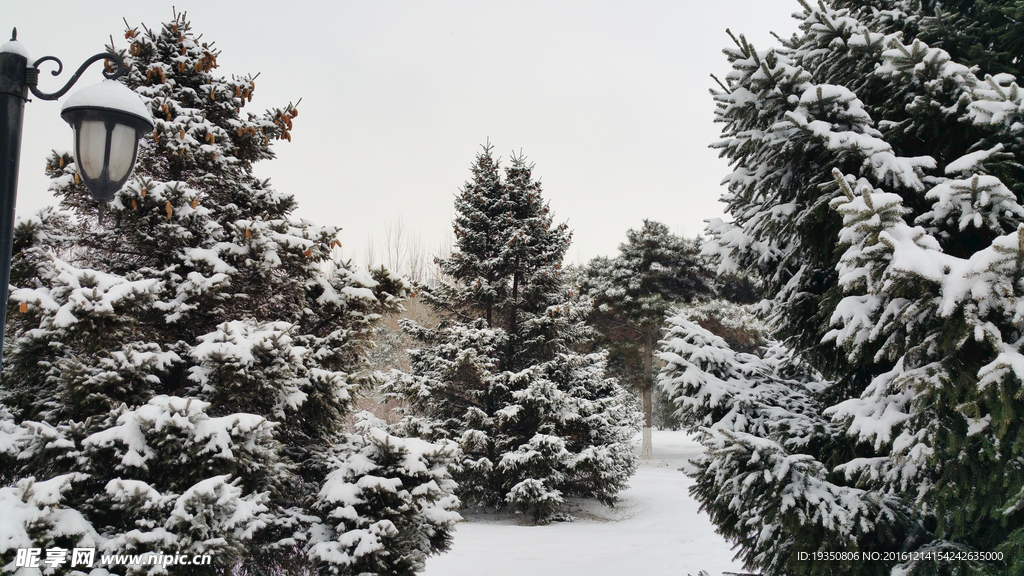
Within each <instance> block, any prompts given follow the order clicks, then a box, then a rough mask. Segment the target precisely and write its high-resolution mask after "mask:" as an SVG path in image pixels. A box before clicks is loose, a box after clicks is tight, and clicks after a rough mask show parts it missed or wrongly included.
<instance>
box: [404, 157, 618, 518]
mask: <svg viewBox="0 0 1024 576" xmlns="http://www.w3.org/2000/svg"><path fill="white" fill-rule="evenodd" d="M472 173H473V178H472V180H470V181H469V182H467V183H466V184H465V186H464V187H463V188H462V190H461V192H460V194H459V195H458V197H457V198H456V201H455V208H456V211H457V216H456V219H455V222H454V229H455V250H454V252H453V253H452V255H451V256H450V257H449V258H447V259H444V260H443V261H441V266H442V268H443V270H444V272H445V273H446V274H447V275H448V277H450V278H452V280H453V281H452V283H450V284H445V285H441V286H438V287H436V288H434V289H431V290H430V291H427V292H426V293H425V294H424V297H425V299H426V301H427V302H428V303H429V304H430V305H431V306H432V307H433V308H434V310H435V311H436V312H437V313H438V315H439V316H441V317H442V318H443V320H442V321H441V323H440V324H439V325H438V326H436V327H433V328H430V327H424V326H419V325H417V324H415V323H413V322H406V323H405V324H404V327H405V329H406V330H408V331H409V332H410V333H412V334H413V335H414V336H416V337H417V338H418V339H419V340H420V341H422V342H423V347H422V348H420V349H418V350H413V351H410V357H411V365H412V369H411V371H410V372H409V373H398V372H396V373H393V375H392V378H391V383H390V390H391V393H392V394H394V395H396V396H398V397H400V398H402V399H404V400H406V401H408V402H409V403H410V404H411V405H412V408H413V410H414V412H415V413H416V414H418V415H419V416H421V419H419V420H414V421H410V422H409V425H410V426H413V425H414V426H416V427H418V428H419V429H420V430H421V432H422V433H424V434H427V435H429V436H430V437H433V438H449V439H453V440H457V441H458V442H459V443H460V445H461V447H462V451H463V454H464V457H463V461H462V464H461V466H460V467H458V468H456V473H455V477H456V480H457V481H458V482H459V484H460V494H461V495H462V498H463V500H464V501H466V502H467V503H470V504H477V505H486V506H494V507H499V508H503V507H506V506H510V507H512V508H516V509H522V510H527V511H529V512H531V513H532V514H533V515H534V517H535V518H536V519H537V520H538V521H545V520H547V519H548V518H549V517H550V515H551V514H552V513H553V512H554V511H555V509H556V508H557V506H558V504H560V503H561V502H563V498H564V497H565V496H588V497H596V498H598V499H600V500H601V501H602V502H606V503H611V502H613V501H614V500H615V498H616V493H617V492H618V491H619V490H621V489H622V488H623V487H624V486H625V482H626V479H627V478H628V477H629V475H630V474H631V473H632V472H633V469H634V466H635V463H634V457H633V455H632V453H631V449H630V446H629V439H630V438H629V437H630V435H631V432H632V430H633V428H632V426H633V423H632V419H631V418H632V414H631V413H630V411H629V410H628V409H626V408H625V407H624V396H623V394H624V392H623V390H622V389H621V388H620V387H619V385H618V383H617V382H616V381H615V380H614V379H611V378H608V377H607V376H606V375H605V359H604V356H603V355H601V354H579V353H577V352H575V347H576V346H577V345H578V344H580V343H581V342H583V340H584V339H585V338H587V336H588V329H587V327H586V325H585V324H584V322H583V318H584V315H585V314H586V313H587V311H588V309H589V307H590V304H589V302H588V301H586V300H581V299H580V295H579V291H578V289H576V288H575V287H572V286H569V285H568V283H567V282H566V280H567V274H566V271H565V270H564V269H563V267H562V261H563V258H564V256H565V251H566V249H567V248H568V246H569V239H570V233H569V231H568V229H567V227H566V226H565V225H564V224H561V225H556V224H554V220H553V215H552V214H551V211H550V208H549V207H548V205H547V203H545V202H544V200H543V198H542V196H541V187H540V183H539V182H538V181H536V180H535V179H534V178H533V176H532V167H531V166H530V165H528V164H527V163H526V161H525V159H524V158H522V157H513V158H512V162H511V165H510V166H508V167H506V168H505V169H504V175H502V174H501V172H500V167H499V164H498V162H497V161H495V160H494V158H493V156H492V150H491V147H490V146H485V147H484V150H483V152H482V153H480V154H478V155H477V158H476V162H475V164H474V165H473V167H472Z"/></svg>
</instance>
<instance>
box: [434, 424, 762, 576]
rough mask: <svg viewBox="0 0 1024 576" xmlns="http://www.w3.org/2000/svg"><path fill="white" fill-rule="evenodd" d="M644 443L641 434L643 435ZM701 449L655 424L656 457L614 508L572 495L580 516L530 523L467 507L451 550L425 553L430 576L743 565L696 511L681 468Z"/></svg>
mask: <svg viewBox="0 0 1024 576" xmlns="http://www.w3.org/2000/svg"><path fill="white" fill-rule="evenodd" d="M637 444H638V450H639V439H638V440H637ZM699 451H700V446H699V445H698V444H696V443H695V442H693V441H692V440H690V438H689V437H688V436H687V435H686V434H685V433H683V432H668V431H658V430H655V431H654V458H653V459H652V460H649V461H647V462H645V463H641V464H640V467H639V469H638V470H637V473H636V475H635V476H633V478H632V479H631V480H630V488H629V489H628V490H626V491H625V492H623V493H622V495H621V496H622V499H621V501H620V502H619V504H618V505H616V507H615V508H608V507H605V506H602V505H600V504H597V503H595V502H591V501H574V502H573V510H572V513H573V515H575V516H576V517H577V518H578V520H577V521H575V522H556V523H553V524H551V525H548V526H524V525H520V522H519V521H517V519H515V518H510V517H509V516H508V515H497V514H494V515H486V514H464V516H466V518H467V520H466V521H464V522H460V523H459V525H458V529H457V532H456V533H455V544H454V546H453V547H452V549H451V551H449V552H448V553H446V554H442V555H441V556H437V557H434V558H431V559H430V560H428V561H427V569H426V572H424V574H425V575H426V576H522V575H526V574H528V575H530V576H604V575H616V576H617V575H621V574H659V575H660V574H664V575H666V576H669V575H671V576H687V575H691V574H692V575H693V576H697V573H698V572H699V571H701V570H706V571H707V572H708V573H709V574H712V575H713V576H719V575H720V574H722V573H723V572H743V570H742V567H741V566H740V565H739V564H738V563H736V562H733V561H732V557H733V552H732V550H731V549H730V548H729V545H728V544H727V543H726V542H725V540H723V539H722V537H721V536H719V535H717V534H715V532H714V529H713V528H712V525H711V521H710V520H708V517H707V516H706V515H704V514H701V513H698V512H697V507H698V506H697V503H696V502H695V501H694V500H693V499H691V498H690V495H689V492H688V491H687V488H688V487H689V486H690V484H692V483H693V481H692V480H690V479H689V478H687V477H686V476H684V475H683V473H682V472H680V471H679V468H680V467H682V466H684V465H686V460H687V459H689V458H692V457H693V456H694V455H695V454H697V453H698V452H699Z"/></svg>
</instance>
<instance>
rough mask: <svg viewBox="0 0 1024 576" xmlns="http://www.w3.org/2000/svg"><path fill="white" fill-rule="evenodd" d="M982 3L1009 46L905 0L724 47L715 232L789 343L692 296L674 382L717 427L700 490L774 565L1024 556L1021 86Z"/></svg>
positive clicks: (799, 568) (825, 5)
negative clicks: (771, 44) (714, 332)
mask: <svg viewBox="0 0 1024 576" xmlns="http://www.w3.org/2000/svg"><path fill="white" fill-rule="evenodd" d="M968 4H969V3H952V4H950V5H949V7H950V8H951V10H954V11H957V13H958V14H960V16H962V17H964V18H975V19H977V20H976V22H977V23H978V26H974V27H971V29H970V30H969V31H968V32H969V34H971V35H974V38H975V40H971V42H973V43H977V45H978V48H979V49H980V50H983V51H985V50H990V51H991V53H989V52H985V53H984V54H989V55H984V54H983V53H982V52H971V51H970V50H969V49H968V48H969V47H968V45H967V43H960V42H961V39H959V38H950V39H949V40H950V43H947V44H946V46H949V47H952V46H951V44H952V45H956V46H958V48H957V51H958V52H957V58H965V60H959V61H958V60H957V58H954V57H953V56H952V55H951V52H949V51H947V50H945V49H943V48H938V47H936V46H933V45H931V44H930V42H931V41H933V40H936V39H938V35H937V33H936V32H935V31H936V30H938V28H936V26H937V23H936V22H937V21H936V20H935V19H937V18H938V17H939V11H940V10H943V9H944V8H945V7H946V6H945V3H944V5H943V6H939V5H938V4H937V3H926V2H900V1H891V2H883V3H881V4H879V3H871V5H870V6H868V5H867V3H864V2H852V1H851V2H845V1H836V2H834V3H830V2H822V3H818V4H811V3H804V4H803V6H804V10H803V13H802V14H801V15H800V18H802V24H801V31H800V33H798V34H797V35H795V36H794V37H793V38H791V39H786V40H783V41H782V42H781V46H779V47H776V48H771V49H768V50H757V49H755V48H754V47H753V46H751V45H750V43H749V42H747V41H746V40H745V39H744V38H743V37H742V36H740V37H738V38H735V41H736V42H735V43H736V47H735V48H731V49H729V50H727V51H726V54H727V56H728V58H729V60H730V63H731V65H732V71H731V72H730V74H729V75H728V76H727V77H726V78H725V82H724V83H723V85H722V88H723V89H722V90H721V91H717V92H716V93H715V100H716V102H717V104H718V111H717V119H718V120H719V121H720V122H722V124H723V136H724V138H723V140H722V141H721V142H719V143H718V144H716V146H717V147H719V148H720V150H721V151H722V154H723V156H725V157H727V158H728V159H729V160H730V162H731V163H732V167H733V171H732V173H731V175H730V176H729V177H728V178H727V183H728V185H729V191H728V192H727V193H726V194H725V196H724V198H723V200H724V201H725V203H726V205H727V208H728V212H729V214H730V216H731V221H730V222H723V221H720V220H716V221H712V222H711V223H710V226H709V230H710V232H711V233H712V235H713V240H712V242H711V245H712V247H713V249H714V250H716V251H717V253H718V254H719V256H720V257H721V263H722V268H723V269H725V270H728V269H740V270H744V271H748V272H751V273H753V274H755V275H756V276H757V277H758V278H759V279H760V280H761V282H762V283H763V285H764V287H765V289H766V293H767V294H766V296H767V300H766V302H765V305H764V306H763V309H764V310H765V312H767V313H768V316H769V318H770V320H771V321H772V327H773V331H774V336H775V337H776V339H777V340H779V341H781V344H779V345H774V346H771V347H769V349H768V351H762V353H761V354H759V355H745V354H743V353H739V352H736V351H735V350H731V349H729V347H728V346H727V345H725V344H724V342H722V341H720V340H715V339H714V338H712V337H711V336H710V335H709V334H708V333H706V331H703V329H702V328H701V327H700V326H698V325H696V324H694V323H693V322H691V321H690V320H689V319H687V318H686V317H685V316H682V315H681V316H677V317H676V318H674V319H673V320H672V321H671V327H672V328H671V332H670V334H669V336H668V337H667V338H666V339H665V341H664V342H663V352H662V358H663V360H665V361H666V362H667V363H668V364H667V366H666V368H665V369H664V370H663V371H662V375H661V381H662V385H663V386H664V387H665V390H666V391H667V392H669V393H670V394H672V397H673V399H674V401H675V402H676V404H677V406H678V407H679V412H680V415H681V416H682V417H683V419H684V421H685V422H686V424H687V426H688V427H689V428H690V429H691V430H693V431H696V432H699V433H700V434H701V438H702V441H703V442H704V443H705V445H706V446H707V447H708V453H707V456H705V457H704V459H703V464H704V466H702V467H700V470H699V471H698V472H697V474H696V478H697V483H696V485H695V486H694V489H693V490H694V494H695V495H696V496H697V498H698V500H699V501H700V502H701V504H702V506H703V507H704V509H705V510H708V511H709V512H710V514H711V516H712V518H713V520H714V521H715V523H716V524H717V526H718V527H719V529H720V530H721V531H722V532H723V533H724V534H726V535H727V536H729V537H730V538H731V539H733V540H734V541H735V542H737V544H738V545H739V556H740V557H741V558H742V559H743V560H744V561H745V562H746V564H747V565H748V566H749V567H750V568H751V569H754V570H758V571H760V572H762V573H764V574H770V575H776V574H857V575H861V574H1022V573H1024V562H1022V561H1021V555H1020V554H1019V551H1020V550H1021V546H1022V542H1024V540H1022V535H1021V534H1022V531H1021V529H1020V526H1021V524H1022V523H1024V518H1022V517H1021V512H1020V510H1021V508H1020V506H1019V504H1020V499H1021V496H1020V495H1021V494H1022V485H1021V483H1020V478H1021V475H1020V470H1021V469H1022V467H1024V460H1022V457H1021V451H1022V449H1021V444H1020V442H1021V438H1024V436H1022V435H1021V434H1020V424H1019V419H1018V418H1016V417H1015V416H1011V415H1014V414H1020V411H1021V410H1022V409H1024V406H1022V404H1021V402H1022V400H1021V394H1020V392H1019V391H1020V390H1021V375H1020V374H1018V372H1017V371H1016V370H1015V368H1014V367H1015V366H1017V365H1018V364H1017V361H1018V359H1019V358H1020V343H1021V340H1020V328H1019V326H1020V323H1019V312H1018V310H1019V298H1020V294H1021V293H1022V290H1024V285H1022V284H1021V278H1022V273H1021V270H1022V265H1024V264H1022V263H1024V241H1022V238H1024V236H1022V235H1021V234H1022V232H1021V224H1022V217H1024V208H1022V206H1021V204H1022V199H1024V188H1022V183H1024V180H1022V178H1021V175H1022V171H1021V164H1020V158H1021V153H1022V152H1024V150H1022V149H1021V146H1022V144H1021V142H1022V141H1021V138H1020V136H1021V132H1022V130H1024V128H1022V126H1024V122H1022V121H1021V101H1022V98H1024V95H1022V92H1021V91H1020V89H1019V87H1018V85H1017V84H1016V79H1015V78H1014V76H1012V75H1010V74H1009V73H1007V72H1006V70H1007V68H1006V67H1007V66H1014V65H1016V64H1018V63H1019V59H1016V58H1014V57H1004V56H1000V54H1005V52H1004V51H1005V43H1004V39H1005V38H1004V33H1005V30H1006V29H1007V28H1006V26H1005V25H1006V24H1007V23H1006V21H1004V20H993V21H985V18H990V17H992V18H994V16H992V15H993V14H996V13H998V14H1005V13H1007V12H1006V11H1004V10H994V11H993V10H990V8H991V7H992V6H996V5H997V3H978V7H979V10H973V9H970V7H969V6H968ZM982 4H984V6H982ZM1011 4H1012V3H1004V4H1003V7H1006V8H1007V9H1009V7H1011ZM965 33H967V32H965ZM972 54H974V55H973V56H972ZM972 58H978V59H977V60H972ZM989 65H991V68H989ZM972 66H974V67H972ZM814 552H848V553H851V555H848V556H847V561H846V562H841V563H834V562H830V563H826V562H817V561H815V560H814V556H813V555H811V554H813V553H814ZM874 552H878V553H880V554H881V553H883V552H889V553H890V554H889V555H888V556H884V555H883V556H881V558H882V560H880V561H876V560H874V559H867V557H866V554H867V553H874ZM801 553H806V554H808V555H811V556H806V555H803V556H802V555H801ZM853 554H856V555H855V556H854V555H853ZM802 558H803V559H802ZM885 558H888V560H885Z"/></svg>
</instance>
